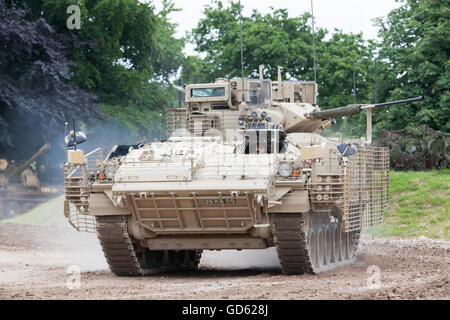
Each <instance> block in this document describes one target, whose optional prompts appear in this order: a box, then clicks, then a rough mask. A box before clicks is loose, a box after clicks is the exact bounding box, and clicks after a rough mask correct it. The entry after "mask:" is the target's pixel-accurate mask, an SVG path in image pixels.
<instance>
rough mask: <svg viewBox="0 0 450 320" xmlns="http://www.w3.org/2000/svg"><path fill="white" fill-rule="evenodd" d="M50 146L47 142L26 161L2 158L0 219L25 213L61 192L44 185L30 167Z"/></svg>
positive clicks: (0, 165) (0, 169) (0, 161)
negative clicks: (18, 161) (19, 161)
mask: <svg viewBox="0 0 450 320" xmlns="http://www.w3.org/2000/svg"><path fill="white" fill-rule="evenodd" d="M49 148H50V144H48V143H47V144H45V145H44V146H42V147H41V149H40V150H39V151H38V152H36V153H35V154H34V155H33V156H32V157H31V158H30V159H28V160H27V161H25V162H24V163H17V162H16V161H8V160H7V159H0V220H1V219H6V218H11V217H14V216H17V215H19V214H22V213H25V212H27V211H29V210H31V209H33V208H34V207H35V206H37V205H39V204H40V203H42V202H45V201H48V200H49V199H51V198H53V197H55V196H57V195H59V194H60V193H61V190H58V188H56V187H53V186H42V185H41V184H40V181H39V178H38V177H37V175H36V173H35V172H34V171H33V170H32V169H31V167H30V165H31V164H32V163H33V162H34V161H35V160H36V159H38V158H39V157H40V156H41V155H42V154H43V153H44V152H46V151H47V150H48V149H49Z"/></svg>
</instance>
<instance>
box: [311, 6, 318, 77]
mask: <svg viewBox="0 0 450 320" xmlns="http://www.w3.org/2000/svg"><path fill="white" fill-rule="evenodd" d="M311 16H312V19H311V24H312V36H313V61H314V82H316V83H317V72H316V32H315V30H314V7H313V0H311Z"/></svg>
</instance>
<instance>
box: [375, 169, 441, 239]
mask: <svg viewBox="0 0 450 320" xmlns="http://www.w3.org/2000/svg"><path fill="white" fill-rule="evenodd" d="M390 198H391V201H390V205H389V207H388V210H386V212H385V217H384V222H383V225H381V226H380V227H376V228H372V229H370V230H369V233H370V234H373V235H375V236H380V237H387V236H397V237H402V238H412V237H419V236H425V237H428V238H432V239H444V240H450V234H449V231H450V219H449V212H450V170H448V169H447V170H441V171H436V170H434V171H427V172H413V171H409V172H391V176H390Z"/></svg>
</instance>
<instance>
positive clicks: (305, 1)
mask: <svg viewBox="0 0 450 320" xmlns="http://www.w3.org/2000/svg"><path fill="white" fill-rule="evenodd" d="M235 1H238V0H235ZM154 3H155V5H156V8H157V9H160V8H161V3H162V1H161V0H155V1H154ZM174 3H175V6H176V7H177V8H180V9H182V11H181V12H175V13H172V15H171V16H170V17H171V20H172V22H175V23H177V24H178V29H177V31H178V33H177V36H180V37H181V36H184V35H185V33H186V31H190V30H191V29H192V28H194V27H195V26H196V25H197V23H198V21H199V19H201V18H202V17H203V13H202V12H203V9H204V7H205V6H206V5H208V4H210V3H211V0H174ZM224 3H226V4H227V3H228V1H224ZM241 3H242V5H243V6H244V12H243V14H244V16H248V15H250V14H251V12H252V10H253V9H257V10H258V11H259V12H262V13H268V12H269V11H270V7H274V8H275V9H279V8H287V9H288V12H289V16H292V17H294V16H298V15H301V14H303V13H304V12H305V11H310V10H311V0H276V1H274V0H241ZM313 3H314V16H315V21H316V25H317V26H318V27H322V28H327V29H328V30H329V31H333V30H334V28H338V29H342V30H343V31H344V32H347V33H348V32H353V33H359V32H362V33H363V35H364V38H366V39H376V37H377V29H376V28H375V27H374V26H373V22H372V19H374V18H376V17H380V16H386V15H387V14H388V13H389V11H391V10H392V9H394V8H396V7H398V6H400V4H399V3H397V2H396V1H395V0H314V2H313ZM185 53H186V54H193V47H192V46H188V47H187V48H186V49H185Z"/></svg>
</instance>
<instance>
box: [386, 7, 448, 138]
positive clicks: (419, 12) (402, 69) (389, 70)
mask: <svg viewBox="0 0 450 320" xmlns="http://www.w3.org/2000/svg"><path fill="white" fill-rule="evenodd" d="M377 24H378V26H379V37H380V39H381V44H380V46H379V59H381V60H384V61H386V63H385V64H384V66H385V69H384V70H383V79H382V81H383V82H386V83H385V84H383V87H382V90H383V91H384V92H381V94H382V95H383V96H384V97H386V98H389V99H398V98H406V97H408V96H418V95H424V96H425V97H426V102H425V103H422V104H415V105H403V106H398V107H396V108H393V109H392V112H390V113H387V114H382V115H381V117H380V121H381V123H380V125H379V128H378V130H381V129H402V128H409V127H415V126H419V125H420V124H426V125H428V126H430V127H431V128H433V129H436V130H441V131H445V132H449V131H450V63H449V62H450V60H449V55H450V1H449V0H407V1H406V3H405V4H404V5H402V6H401V7H399V8H398V9H394V10H392V11H391V12H390V13H389V15H388V17H387V18H386V19H378V20H377ZM380 80H381V79H380Z"/></svg>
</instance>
